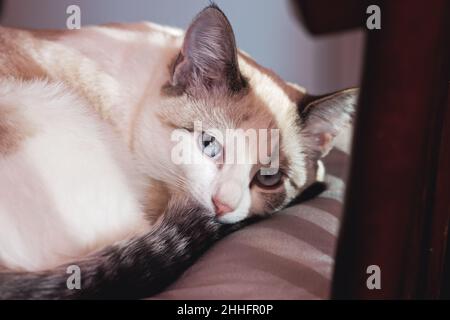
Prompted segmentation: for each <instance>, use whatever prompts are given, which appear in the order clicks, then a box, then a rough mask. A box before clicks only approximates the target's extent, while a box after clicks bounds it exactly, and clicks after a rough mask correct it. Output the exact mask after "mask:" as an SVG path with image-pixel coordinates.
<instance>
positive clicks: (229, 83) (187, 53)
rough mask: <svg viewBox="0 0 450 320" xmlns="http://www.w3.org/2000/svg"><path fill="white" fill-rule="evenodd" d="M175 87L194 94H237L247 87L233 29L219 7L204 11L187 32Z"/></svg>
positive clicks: (176, 68)
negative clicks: (239, 61) (240, 66)
mask: <svg viewBox="0 0 450 320" xmlns="http://www.w3.org/2000/svg"><path fill="white" fill-rule="evenodd" d="M171 84H172V86H175V87H177V88H178V89H182V90H183V91H187V92H189V93H191V94H195V93H196V92H198V91H199V90H211V89H220V90H226V91H230V92H237V91H239V90H240V89H242V88H243V87H244V86H245V80H244V78H243V77H242V75H241V73H240V72H239V66H238V58H237V48H236V42H235V39H234V34H233V30H232V28H231V25H230V23H229V21H228V19H227V18H226V17H225V15H224V13H223V12H222V11H221V10H220V9H219V8H218V7H217V6H216V5H211V6H209V7H207V8H205V9H204V10H203V11H201V12H200V13H199V14H198V15H197V17H196V18H195V19H194V21H193V22H192V23H191V25H190V26H189V28H188V30H187V31H186V34H185V38H184V42H183V46H182V48H181V52H180V53H179V55H178V57H177V59H176V61H175V63H174V65H173V69H172V79H171Z"/></svg>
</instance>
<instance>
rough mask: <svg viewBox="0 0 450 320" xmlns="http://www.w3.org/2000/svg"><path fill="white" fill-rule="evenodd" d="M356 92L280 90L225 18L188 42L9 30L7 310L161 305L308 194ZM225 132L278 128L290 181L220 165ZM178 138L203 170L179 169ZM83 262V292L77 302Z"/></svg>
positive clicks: (3, 241) (101, 29)
mask: <svg viewBox="0 0 450 320" xmlns="http://www.w3.org/2000/svg"><path fill="white" fill-rule="evenodd" d="M356 93H357V91H356V90H346V91H341V92H338V93H335V94H332V95H328V96H322V97H320V98H317V97H316V98H314V97H312V96H309V95H307V94H306V93H305V91H304V90H303V89H302V88H300V87H298V86H296V85H293V84H290V83H286V82H284V81H283V80H281V79H280V78H279V77H278V76H277V75H276V74H274V73H273V72H271V71H270V70H267V69H265V68H263V67H261V66H259V65H258V64H257V63H256V62H255V61H253V60H252V59H251V58H250V57H249V56H248V55H246V54H245V53H243V52H241V51H238V50H237V48H236V45H235V38H234V35H233V31H232V28H231V26H230V24H229V22H228V20H227V18H226V17H225V15H224V14H223V13H222V11H220V9H218V8H217V7H216V6H215V5H212V6H209V7H207V8H206V9H204V10H203V11H202V12H200V13H199V14H198V15H197V17H196V18H195V19H194V21H193V22H192V24H191V25H190V26H189V28H188V30H187V31H186V33H183V32H182V31H180V30H177V29H172V28H167V27H162V26H158V25H155V24H151V23H139V24H125V25H121V24H114V25H105V26H95V27H86V28H82V29H81V30H73V31H69V30H66V31H31V30H18V29H10V28H0V269H1V268H4V269H5V270H7V271H4V272H3V273H0V297H2V298H17V297H23V298H69V297H118V296H120V297H140V296H144V295H148V294H151V293H154V292H157V291H158V290H160V289H161V288H162V287H163V286H164V285H166V284H168V283H169V282H170V281H172V280H173V279H174V278H175V277H176V276H177V275H178V274H180V273H181V272H182V271H183V270H184V269H185V268H186V267H187V266H188V265H189V264H190V263H192V261H193V260H194V259H195V257H197V256H198V255H199V254H201V253H202V252H203V251H204V250H205V249H206V248H207V247H208V246H209V245H210V244H211V243H212V242H213V241H214V240H216V239H218V238H220V237H221V236H222V235H223V234H224V233H225V232H222V231H223V230H228V229H227V225H226V224H231V223H236V222H239V221H242V220H244V219H246V218H248V217H251V216H258V215H259V216H261V215H268V214H270V213H273V212H275V211H277V210H279V209H280V208H282V207H284V206H286V205H287V204H288V203H289V202H290V201H291V200H293V199H294V198H295V197H296V196H298V195H299V194H300V193H301V192H302V190H304V189H305V188H306V187H307V186H309V185H311V183H313V182H314V181H315V180H316V175H317V168H318V160H319V159H320V157H322V156H323V155H324V154H326V153H327V152H328V150H330V148H331V146H332V142H333V138H334V137H336V136H337V134H338V133H339V132H340V130H341V129H342V128H343V127H345V126H346V125H347V124H348V123H349V121H350V119H351V116H352V112H353V107H354V103H355V96H356ZM199 121H200V122H201V123H202V131H201V132H198V131H197V130H194V129H195V128H194V123H196V122H199ZM213 129H214V130H219V131H225V130H227V129H243V130H242V131H245V130H248V129H278V130H279V145H276V147H277V148H278V150H279V156H278V160H279V170H278V171H277V172H276V173H275V174H273V175H263V174H261V169H262V167H263V164H262V163H260V162H259V161H258V157H257V156H256V155H255V154H252V153H251V151H250V150H248V151H245V152H248V153H249V154H246V158H247V159H253V160H255V159H256V161H254V162H251V161H250V162H248V163H239V164H238V163H227V162H221V161H218V159H219V158H221V159H222V158H223V157H222V156H223V155H224V154H226V152H227V147H228V145H227V143H226V141H221V139H219V138H218V137H216V136H215V135H214V133H213V132H214V131H213ZM174 130H177V132H178V133H179V135H181V136H182V137H183V139H184V143H187V144H188V145H189V144H190V145H191V146H192V148H191V149H190V150H192V154H191V156H192V157H193V158H194V159H195V160H196V161H194V162H192V163H181V164H175V163H174V161H172V160H173V159H172V158H171V157H172V150H173V148H174V146H175V144H176V142H175V141H174V140H173V139H172V134H173V132H174ZM205 137H207V139H205ZM272 150H273V148H272ZM217 221H219V222H221V223H225V224H221V223H218V222H217ZM222 229H223V230H222ZM73 261H77V262H75V263H76V264H77V265H79V266H80V268H81V270H82V274H83V277H82V289H81V290H68V289H67V287H66V278H67V274H66V270H65V267H64V264H71V263H74V262H73ZM58 266H60V267H58Z"/></svg>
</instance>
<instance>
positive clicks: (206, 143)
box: [198, 132, 222, 158]
mask: <svg viewBox="0 0 450 320" xmlns="http://www.w3.org/2000/svg"><path fill="white" fill-rule="evenodd" d="M198 140H199V141H198V143H199V146H200V150H202V152H203V153H204V154H206V155H207V156H208V157H210V158H216V157H218V156H219V155H220V153H221V152H222V145H221V144H220V142H219V141H217V139H216V137H214V136H212V135H210V134H208V133H206V132H202V134H201V135H199V138H198Z"/></svg>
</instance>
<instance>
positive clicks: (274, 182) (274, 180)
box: [254, 170, 283, 189]
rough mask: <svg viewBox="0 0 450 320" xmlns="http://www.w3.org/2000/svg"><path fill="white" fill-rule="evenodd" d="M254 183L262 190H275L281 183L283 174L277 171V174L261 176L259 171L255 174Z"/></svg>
mask: <svg viewBox="0 0 450 320" xmlns="http://www.w3.org/2000/svg"><path fill="white" fill-rule="evenodd" d="M254 179H255V181H256V183H257V184H258V185H259V186H260V187H262V188H264V189H272V188H276V187H278V186H279V185H281V183H282V182H283V173H282V172H281V171H280V170H278V172H277V173H275V174H272V175H263V174H261V170H259V171H258V172H257V173H256V176H255V177H254Z"/></svg>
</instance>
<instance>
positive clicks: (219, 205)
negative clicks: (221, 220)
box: [212, 196, 233, 217]
mask: <svg viewBox="0 0 450 320" xmlns="http://www.w3.org/2000/svg"><path fill="white" fill-rule="evenodd" d="M212 202H213V204H214V209H215V211H216V215H217V216H218V217H220V216H222V215H224V214H225V213H228V212H231V211H233V209H232V208H231V207H230V206H229V205H227V204H225V203H223V202H222V201H220V200H219V198H218V197H216V196H213V197H212Z"/></svg>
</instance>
